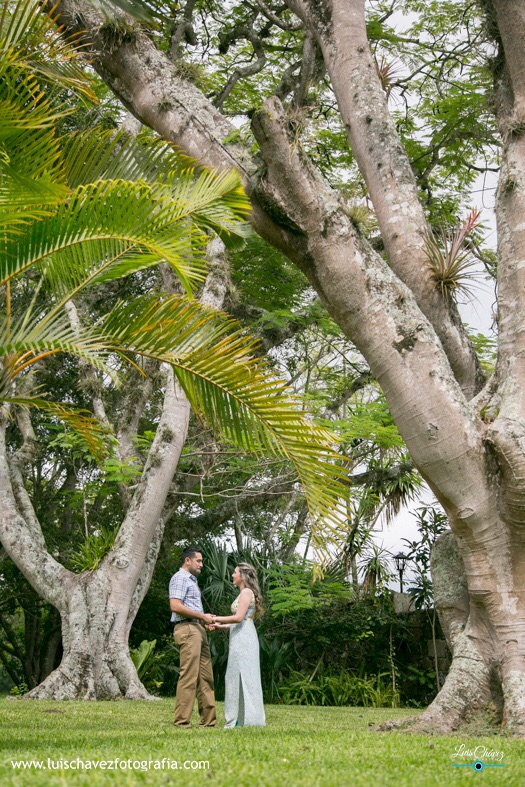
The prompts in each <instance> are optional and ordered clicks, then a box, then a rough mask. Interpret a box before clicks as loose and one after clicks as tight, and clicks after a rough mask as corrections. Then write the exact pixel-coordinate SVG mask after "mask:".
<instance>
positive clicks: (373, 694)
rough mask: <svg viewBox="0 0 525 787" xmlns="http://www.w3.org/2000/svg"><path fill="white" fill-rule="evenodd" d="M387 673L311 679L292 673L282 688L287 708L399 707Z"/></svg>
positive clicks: (329, 675)
mask: <svg viewBox="0 0 525 787" xmlns="http://www.w3.org/2000/svg"><path fill="white" fill-rule="evenodd" d="M385 677H386V678H388V677H389V676H388V673H381V674H379V675H374V676H368V675H366V674H363V675H359V674H351V673H348V672H341V673H334V672H332V671H327V672H326V673H321V674H320V675H319V676H318V677H317V678H316V679H315V680H312V678H311V676H310V677H308V676H306V675H302V674H301V673H300V672H295V673H293V674H292V675H291V676H290V678H289V679H287V680H286V681H284V682H283V684H282V685H281V687H280V693H281V696H282V701H283V703H284V704H285V705H332V706H334V705H335V706H342V705H357V706H359V707H364V708H396V707H398V706H399V694H398V693H397V692H396V691H393V690H392V687H391V686H390V685H389V683H388V681H386V682H385V681H384V678H385Z"/></svg>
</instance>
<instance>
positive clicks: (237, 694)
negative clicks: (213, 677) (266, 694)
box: [213, 563, 266, 729]
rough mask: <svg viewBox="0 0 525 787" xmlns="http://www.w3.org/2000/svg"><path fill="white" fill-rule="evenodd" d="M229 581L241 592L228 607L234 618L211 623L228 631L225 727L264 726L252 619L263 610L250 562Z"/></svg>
mask: <svg viewBox="0 0 525 787" xmlns="http://www.w3.org/2000/svg"><path fill="white" fill-rule="evenodd" d="M232 580H233V584H234V585H235V586H236V587H238V588H239V591H240V592H239V595H238V596H237V598H236V599H235V601H234V602H233V604H232V607H231V608H232V612H233V615H228V616H220V615H219V616H215V619H214V623H213V625H215V626H216V627H217V628H223V627H224V628H227V627H229V629H230V650H229V652H228V666H227V668H226V696H225V700H224V716H225V719H226V724H225V725H224V728H225V729H229V728H231V727H265V726H266V718H265V715H264V706H263V696H262V688H261V669H260V664H259V640H258V639H257V632H256V631H255V625H254V623H253V618H254V616H255V615H262V611H263V608H262V595H261V591H260V589H259V583H258V581H257V572H256V571H255V569H254V567H253V566H250V564H249V563H239V565H238V566H237V567H236V568H235V571H234V572H233V575H232Z"/></svg>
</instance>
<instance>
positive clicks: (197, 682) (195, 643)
mask: <svg viewBox="0 0 525 787" xmlns="http://www.w3.org/2000/svg"><path fill="white" fill-rule="evenodd" d="M202 563H203V561H202V553H201V551H200V549H199V548H198V547H187V548H186V549H185V550H184V552H183V553H182V557H181V564H182V565H181V568H180V569H179V571H177V573H176V574H174V575H173V576H172V578H171V580H170V588H169V593H170V608H171V611H172V613H173V614H172V616H171V620H172V622H173V623H174V624H175V627H174V629H173V638H174V639H175V644H176V645H178V647H179V651H180V675H179V682H178V683H177V697H176V700H175V721H174V722H173V723H174V724H175V726H176V727H189V726H190V720H191V714H192V712H193V705H194V703H195V696H197V700H198V705H199V714H200V717H201V722H200V726H201V727H215V722H216V715H215V694H214V692H213V669H212V665H211V656H210V647H209V645H208V637H207V634H206V629H205V626H211V624H212V623H213V615H210V614H207V613H205V612H204V610H203V608H202V600H201V592H200V590H199V586H198V584H197V577H198V576H199V575H200V573H201V571H202Z"/></svg>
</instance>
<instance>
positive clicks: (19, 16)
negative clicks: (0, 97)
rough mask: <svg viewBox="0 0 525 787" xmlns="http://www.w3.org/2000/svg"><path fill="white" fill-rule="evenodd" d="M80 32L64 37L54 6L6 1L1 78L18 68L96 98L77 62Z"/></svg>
mask: <svg viewBox="0 0 525 787" xmlns="http://www.w3.org/2000/svg"><path fill="white" fill-rule="evenodd" d="M78 38H79V37H78V36H69V37H64V36H63V35H62V31H61V29H60V27H59V25H58V24H57V21H56V13H55V8H53V9H51V10H50V11H48V12H47V13H45V12H43V10H42V6H41V4H40V3H39V2H38V0H18V2H17V3H15V4H13V5H11V4H8V3H6V4H5V5H4V8H3V12H2V14H1V15H0V80H4V79H5V77H6V75H8V74H9V72H10V71H11V70H12V69H13V68H16V69H17V70H18V72H19V73H20V72H23V73H25V74H26V75H30V74H34V75H37V76H38V78H39V79H40V80H41V81H44V82H49V83H50V84H51V85H52V86H53V87H55V88H56V87H57V85H59V86H61V87H65V88H69V89H70V90H74V91H75V92H78V93H81V94H83V95H86V96H89V97H90V98H91V99H94V98H95V96H94V94H93V91H92V89H91V87H90V84H89V81H88V80H87V79H86V76H85V74H84V72H83V70H82V68H81V66H80V65H78V64H77V59H78V51H79V49H80V48H81V47H80V44H79V40H78Z"/></svg>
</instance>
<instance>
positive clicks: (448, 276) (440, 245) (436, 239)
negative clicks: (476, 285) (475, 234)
mask: <svg viewBox="0 0 525 787" xmlns="http://www.w3.org/2000/svg"><path fill="white" fill-rule="evenodd" d="M479 215H480V211H479V210H476V209H474V210H472V211H471V212H470V214H469V215H468V217H467V219H466V220H465V221H464V222H463V224H462V225H461V226H460V227H459V229H456V230H452V232H451V231H448V232H447V231H446V230H444V229H442V230H441V231H440V232H439V234H438V235H436V233H434V232H433V231H432V230H430V229H426V230H425V232H424V241H425V252H426V255H427V258H428V262H429V265H430V269H431V278H432V280H433V281H434V282H435V285H436V287H437V288H438V289H439V290H440V291H441V294H442V295H443V297H444V298H447V299H448V298H452V297H454V296H455V295H456V294H457V293H459V292H464V293H468V292H469V282H471V281H472V280H474V279H475V278H476V277H477V273H476V272H475V271H474V270H473V268H474V266H475V265H476V259H475V258H474V257H473V255H472V252H471V249H470V248H469V247H468V246H467V245H466V243H465V241H466V239H467V237H468V235H469V234H470V233H471V232H472V231H473V230H475V229H476V228H477V227H479V222H478V219H479Z"/></svg>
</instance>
